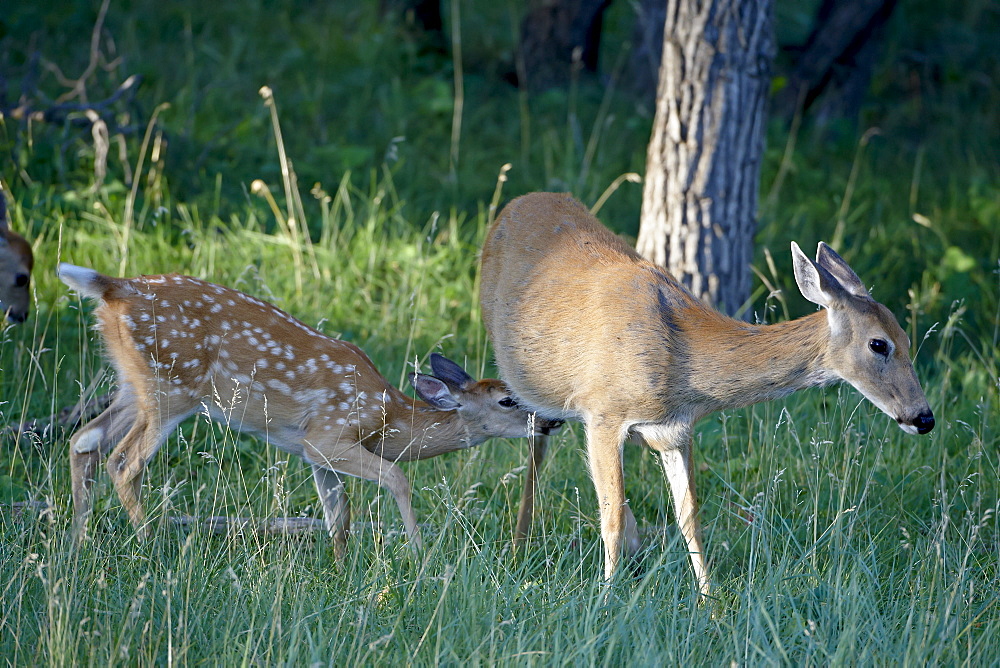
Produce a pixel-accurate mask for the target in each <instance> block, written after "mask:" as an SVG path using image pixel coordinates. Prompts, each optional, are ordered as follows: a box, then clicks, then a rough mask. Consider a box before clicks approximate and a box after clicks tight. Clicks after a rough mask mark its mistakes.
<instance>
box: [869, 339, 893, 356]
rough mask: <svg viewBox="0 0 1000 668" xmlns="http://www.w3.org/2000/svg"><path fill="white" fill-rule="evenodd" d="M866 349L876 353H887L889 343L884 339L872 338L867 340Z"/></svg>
mask: <svg viewBox="0 0 1000 668" xmlns="http://www.w3.org/2000/svg"><path fill="white" fill-rule="evenodd" d="M868 349H869V350H871V351H872V352H873V353H875V354H876V355H888V354H889V344H888V343H887V342H886V341H885V339H872V340H871V341H869V342H868Z"/></svg>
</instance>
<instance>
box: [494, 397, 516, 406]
mask: <svg viewBox="0 0 1000 668" xmlns="http://www.w3.org/2000/svg"><path fill="white" fill-rule="evenodd" d="M497 403H498V404H500V405H501V406H503V407H504V408H514V407H516V406H517V402H516V401H514V400H513V399H511V398H510V397H504V398H503V399H501V400H500V401H498V402H497Z"/></svg>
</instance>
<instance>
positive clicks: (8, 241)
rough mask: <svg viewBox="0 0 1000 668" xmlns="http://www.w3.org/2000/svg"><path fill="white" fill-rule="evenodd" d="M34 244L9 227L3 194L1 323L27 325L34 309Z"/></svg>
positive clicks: (0, 211) (0, 208)
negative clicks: (21, 323)
mask: <svg viewBox="0 0 1000 668" xmlns="http://www.w3.org/2000/svg"><path fill="white" fill-rule="evenodd" d="M34 264H35V258H34V256H33V255H32V252H31V244H29V243H28V242H27V241H26V240H25V239H24V237H22V236H21V235H20V234H17V233H16V232H14V231H13V230H11V229H10V227H9V226H8V224H7V198H6V197H5V196H4V194H3V192H2V191H0V320H2V319H3V317H4V316H6V318H7V319H8V320H10V321H11V322H13V323H19V322H24V321H25V320H26V319H27V317H28V310H29V308H30V306H31V292H30V291H31V269H32V267H33V266H34Z"/></svg>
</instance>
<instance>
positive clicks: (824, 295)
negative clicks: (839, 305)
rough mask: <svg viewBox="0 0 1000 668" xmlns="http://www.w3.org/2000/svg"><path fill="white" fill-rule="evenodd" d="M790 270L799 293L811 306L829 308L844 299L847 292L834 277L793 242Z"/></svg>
mask: <svg viewBox="0 0 1000 668" xmlns="http://www.w3.org/2000/svg"><path fill="white" fill-rule="evenodd" d="M792 268H793V269H794V271H795V283H796V284H797V285H798V286H799V292H801V293H802V296H803V297H805V298H806V299H808V300H809V301H811V302H812V303H813V304H819V305H820V306H825V307H827V308H829V307H831V306H832V305H833V304H835V303H836V302H837V301H839V300H841V299H844V298H845V297H846V295H847V290H845V289H844V287H843V286H842V285H841V284H840V282H839V281H838V280H837V279H836V277H834V275H833V274H831V273H830V272H829V270H827V269H826V268H825V267H823V265H820V264H817V263H815V262H813V261H812V260H810V259H809V258H808V257H807V256H806V254H805V253H803V252H802V249H801V248H799V245H798V244H797V243H795V242H794V241H793V242H792Z"/></svg>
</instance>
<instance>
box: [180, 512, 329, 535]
mask: <svg viewBox="0 0 1000 668" xmlns="http://www.w3.org/2000/svg"><path fill="white" fill-rule="evenodd" d="M170 522H171V523H173V524H174V525H176V526H180V527H184V528H193V527H196V526H200V527H201V528H202V529H203V530H205V531H209V532H211V533H216V534H226V533H234V534H240V533H244V532H246V531H247V530H250V529H252V530H254V531H256V532H258V533H263V534H277V535H285V536H287V535H297V534H305V533H312V532H315V531H326V523H325V522H323V520H318V519H314V518H312V517H274V518H271V519H266V520H258V519H253V518H250V517H226V516H213V517H205V518H199V517H192V516H190V515H180V516H177V517H171V518H170Z"/></svg>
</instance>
